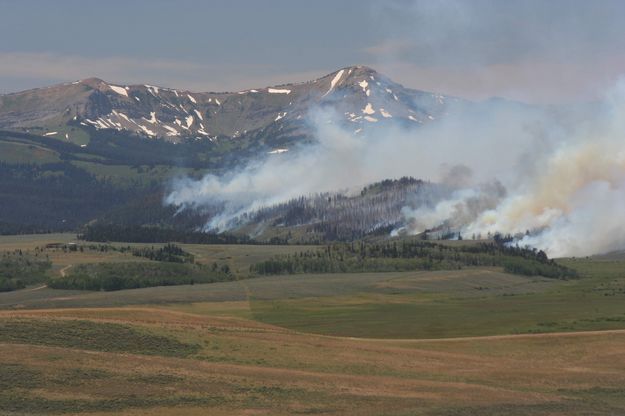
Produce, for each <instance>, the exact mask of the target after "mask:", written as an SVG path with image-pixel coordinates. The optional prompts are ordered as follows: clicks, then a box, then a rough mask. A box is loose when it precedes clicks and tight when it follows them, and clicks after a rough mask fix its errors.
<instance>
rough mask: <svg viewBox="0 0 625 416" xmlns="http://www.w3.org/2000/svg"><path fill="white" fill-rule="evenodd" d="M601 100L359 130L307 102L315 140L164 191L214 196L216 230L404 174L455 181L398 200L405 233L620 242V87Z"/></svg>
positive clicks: (192, 202)
mask: <svg viewBox="0 0 625 416" xmlns="http://www.w3.org/2000/svg"><path fill="white" fill-rule="evenodd" d="M606 102H607V103H608V104H609V105H607V106H605V108H607V110H606V111H602V112H596V114H593V115H591V114H590V113H588V112H586V110H584V111H581V110H579V109H576V110H571V109H569V110H570V111H568V113H567V112H560V113H558V114H557V115H554V114H551V113H552V112H550V111H543V110H537V109H536V108H530V107H525V106H521V105H516V104H510V103H502V102H489V103H486V104H480V105H478V108H477V109H474V110H469V111H464V112H458V113H456V114H455V115H454V114H450V115H449V116H448V117H447V119H446V120H439V121H437V122H433V123H431V124H430V125H429V126H424V127H419V128H414V129H406V128H404V127H399V126H390V127H387V128H383V129H377V130H373V131H371V132H370V134H368V135H366V136H364V137H359V136H356V135H354V134H353V133H352V132H351V131H348V130H346V129H344V128H342V127H341V126H340V123H339V122H338V121H337V119H336V118H334V117H333V115H332V114H330V113H328V112H317V113H315V114H314V115H313V116H312V120H313V121H312V122H313V123H314V125H315V126H316V128H317V136H318V139H319V142H318V143H317V144H315V145H310V146H307V147H304V148H302V149H300V151H297V152H293V153H292V154H289V153H287V154H282V155H270V156H269V157H267V158H265V159H263V160H261V161H259V162H257V163H255V164H252V165H249V166H246V167H244V168H242V169H240V170H237V171H233V172H231V173H230V174H228V175H226V176H223V177H216V176H213V175H208V176H206V177H204V178H203V179H201V180H191V179H181V180H178V181H177V182H176V183H175V184H174V187H173V191H172V192H171V193H170V195H169V196H168V198H167V202H168V203H170V204H176V205H180V206H182V207H201V206H203V205H206V204H210V203H215V202H218V203H222V204H224V206H225V209H224V211H223V213H222V215H220V216H217V217H215V218H213V219H212V220H211V222H210V223H209V224H208V225H207V228H210V229H218V230H224V229H226V228H227V227H228V224H229V220H231V219H232V218H234V217H236V216H237V215H239V214H241V213H243V212H249V211H252V210H255V209H257V208H259V207H262V206H267V205H271V204H275V203H279V202H284V201H286V200H288V199H290V198H293V197H297V196H300V195H307V194H313V193H317V192H325V191H333V190H351V189H358V188H359V187H361V186H362V185H365V184H368V183H371V182H374V181H378V180H382V179H386V178H397V177H401V176H406V175H409V176H414V177H417V178H421V179H425V180H432V181H435V182H444V183H445V184H446V185H447V186H449V187H450V189H455V191H453V192H451V193H450V196H449V197H447V198H444V199H442V200H441V199H440V198H437V199H434V200H432V201H431V203H429V204H426V205H424V206H421V207H417V208H416V209H414V208H406V209H405V210H404V214H405V216H406V231H408V232H412V233H418V232H422V231H423V230H425V229H428V228H432V227H437V226H443V225H444V226H448V227H450V228H452V229H455V230H457V231H458V232H461V233H462V235H463V236H465V238H466V237H467V236H471V235H473V234H481V235H483V236H485V235H487V233H495V232H499V233H505V234H507V233H510V234H521V235H523V236H524V237H523V238H522V239H521V240H520V241H519V244H521V245H530V246H533V247H537V248H540V249H544V250H546V251H547V253H548V254H549V255H550V256H571V255H573V256H581V255H590V254H595V253H602V252H607V251H612V250H619V249H625V215H623V213H624V212H625V137H624V133H625V87H623V85H621V86H620V87H618V88H616V89H615V91H614V92H613V93H612V94H611V95H610V97H609V99H608V100H607V101H606ZM548 113H549V114H548ZM563 114H564V115H566V116H563ZM573 116H575V117H573ZM576 117H577V119H576ZM577 120H581V121H577ZM527 231H529V233H528V234H527V235H526V232H527Z"/></svg>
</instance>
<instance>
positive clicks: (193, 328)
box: [0, 308, 625, 415]
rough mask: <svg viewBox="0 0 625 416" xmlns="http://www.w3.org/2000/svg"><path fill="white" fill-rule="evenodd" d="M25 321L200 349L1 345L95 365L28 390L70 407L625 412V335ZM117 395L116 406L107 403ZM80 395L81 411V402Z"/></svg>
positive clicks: (230, 321)
mask: <svg viewBox="0 0 625 416" xmlns="http://www.w3.org/2000/svg"><path fill="white" fill-rule="evenodd" d="M14 318H29V319H38V320H50V319H52V320H59V319H61V320H64V319H81V320H90V321H94V322H116V323H123V324H127V325H132V326H133V327H138V328H143V330H147V331H150V332H155V333H158V334H166V335H168V336H172V337H176V338H178V339H179V340H181V341H183V342H190V343H196V344H199V345H201V350H200V352H199V353H198V354H196V355H195V356H193V357H191V358H184V359H183V358H172V357H162V356H147V355H132V354H116V353H109V352H99V351H85V350H81V349H66V348H59V347H49V346H35V345H17V344H10V343H2V344H0V354H1V356H2V357H4V358H3V360H2V361H3V364H4V365H6V364H20V365H24V366H26V367H27V368H29V369H32V370H34V371H36V372H39V373H41V374H44V375H45V377H46V380H55V379H63V377H64V375H67V374H74V373H75V374H85V376H84V380H82V381H81V383H80V385H79V386H77V385H72V383H69V384H67V383H57V382H51V381H48V382H46V383H44V384H43V385H39V386H36V387H34V388H32V389H25V390H20V391H21V393H19V394H22V395H23V396H25V397H35V398H37V400H40V401H41V400H44V399H45V400H48V401H52V402H62V401H63V400H66V399H67V400H69V399H71V400H73V401H74V402H76V403H74V402H71V401H70V402H68V403H69V404H67V406H66V407H64V408H62V412H61V413H70V414H74V413H75V414H94V415H95V414H98V415H105V414H106V415H113V414H115V415H117V414H122V415H144V414H150V415H170V414H171V415H177V414H191V415H193V414H211V415H213V414H215V415H220V414H224V415H225V414H268V415H269V414H270V415H281V414H283V415H287V414H289V415H290V414H298V413H304V414H328V415H339V414H359V415H378V414H392V415H395V414H398V415H408V414H413V415H414V414H528V415H530V414H531V415H535V414H538V415H543V414H545V415H546V414H577V413H578V412H579V413H584V412H585V413H584V414H618V413H622V412H625V400H624V399H623V398H622V394H620V395H619V390H618V389H619V388H620V387H619V386H623V385H625V331H605V332H592V333H588V332H586V333H567V334H548V335H547V334H541V335H521V336H502V337H484V338H465V339H449V340H411V341H408V340H405V341H401V340H367V339H350V338H341V337H327V336H318V335H310V334H302V333H296V332H293V331H288V330H285V329H282V328H278V327H273V326H270V325H265V324H260V323H257V322H252V321H248V320H245V319H240V318H231V317H223V316H221V317H216V316H206V315H201V316H200V315H194V314H190V313H186V312H179V311H172V310H164V309H158V308H105V309H57V310H36V311H29V310H21V311H5V312H2V313H0V319H14ZM90 374H96V375H97V374H103V376H102V377H91V378H90V377H89V375H90ZM76 393H80V394H79V395H77V394H76ZM163 397H170V398H172V399H171V400H169V401H163V400H160V399H162V398H163ZM111 400H113V401H115V400H116V401H117V402H116V403H117V405H116V406H117V407H115V408H112V409H111V408H110V409H108V410H106V408H107V406H112V405H110V404H106V403H109V402H110V401H111ZM133 400H134V403H135V404H134V405H133V404H132V403H133ZM78 402H79V404H77V403H78ZM89 403H91V405H89ZM102 403H103V404H102ZM100 404H101V405H102V406H103V407H104V409H102V411H99V409H98V408H97V407H98V406H100ZM74 405H75V406H79V405H80V406H81V407H78V408H80V409H82V410H81V411H78V412H73V409H72V406H74ZM90 406H91V407H90ZM207 412H208V413H207ZM454 412H455V413H454ZM35 413H36V412H35Z"/></svg>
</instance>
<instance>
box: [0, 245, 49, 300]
mask: <svg viewBox="0 0 625 416" xmlns="http://www.w3.org/2000/svg"><path fill="white" fill-rule="evenodd" d="M51 267H52V263H51V262H50V260H48V258H47V257H43V256H39V255H33V254H31V253H25V252H23V251H22V250H17V251H11V252H4V253H2V254H1V255H0V292H8V291H12V290H17V289H23V288H25V287H26V286H27V285H30V284H34V283H39V282H43V281H45V280H46V279H47V274H46V273H47V272H48V270H50V268H51Z"/></svg>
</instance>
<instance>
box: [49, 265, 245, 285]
mask: <svg viewBox="0 0 625 416" xmlns="http://www.w3.org/2000/svg"><path fill="white" fill-rule="evenodd" d="M235 279H236V277H235V276H234V275H233V274H232V273H230V270H229V269H228V268H224V267H221V268H219V267H218V266H217V265H213V266H212V267H208V266H202V265H198V264H182V263H167V262H164V263H163V262H160V263H148V262H140V263H95V264H80V265H76V266H74V267H72V268H71V269H70V272H69V273H68V274H66V275H65V276H63V277H58V278H54V279H50V280H49V282H48V286H49V287H51V288H54V289H77V290H98V291H114V290H123V289H137V288H142V287H153V286H174V285H192V284H195V283H213V282H223V281H228V280H235Z"/></svg>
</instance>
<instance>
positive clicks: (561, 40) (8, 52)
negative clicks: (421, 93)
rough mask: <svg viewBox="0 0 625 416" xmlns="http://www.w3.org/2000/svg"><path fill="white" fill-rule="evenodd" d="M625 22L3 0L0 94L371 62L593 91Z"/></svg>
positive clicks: (610, 68) (219, 78)
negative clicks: (96, 81)
mask: <svg viewBox="0 0 625 416" xmlns="http://www.w3.org/2000/svg"><path fill="white" fill-rule="evenodd" d="M623 21H625V2H623V1H617V0H614V1H607V0H604V1H599V2H588V1H582V0H560V1H542V0H541V1H538V0H526V1H516V2H515V1H498V0H470V1H469V0H466V1H461V0H442V1H441V0H437V1H435V0H431V1H409V0H397V1H388V0H385V1H382V0H380V1H373V0H358V1H357V0H342V1H339V0H315V1H298V0H290V1H289V0H256V1H253V0H229V1H226V0H212V1H199V0H176V1H164V0H125V1H119V0H109V1H104V0H100V1H95V0H91V1H90V0H82V1H78V0H56V1H51V0H47V1H46V0H39V1H37V0H20V1H17V0H15V1H10V0H0V92H3V93H4V92H13V91H18V90H22V89H26V88H33V87H38V86H43V85H48V84H52V83H56V82H64V81H71V80H75V79H81V78H87V77H90V76H97V77H100V78H103V79H106V80H108V81H111V82H116V83H152V84H157V85H164V86H172V87H177V88H188V89H192V90H203V91H216V90H219V91H223V90H237V89H244V88H251V87H261V86H265V85H271V84H276V83H280V82H293V81H304V80H308V79H311V78H315V77H317V76H320V75H323V74H326V73H329V72H332V71H334V70H336V69H338V68H340V67H343V66H347V65H355V64H366V65H370V66H373V67H374V68H376V69H378V70H379V71H381V72H384V73H386V74H387V75H389V76H390V77H391V78H393V79H395V80H397V81H399V82H401V83H403V84H405V85H407V86H410V87H413V88H419V89H426V90H434V91H440V92H445V93H448V94H455V95H460V96H465V97H469V98H484V97H487V96H491V95H500V96H506V97H510V98H515V99H522V100H526V101H535V102H559V101H574V100H582V99H592V98H595V97H597V96H600V94H601V93H602V91H603V90H605V89H606V88H608V87H609V85H611V84H612V83H614V82H615V80H616V79H617V78H618V77H619V75H620V74H621V73H625V53H624V52H625V25H623V23H622V22H623Z"/></svg>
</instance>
